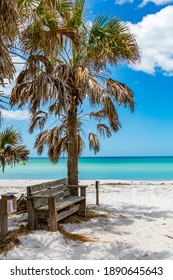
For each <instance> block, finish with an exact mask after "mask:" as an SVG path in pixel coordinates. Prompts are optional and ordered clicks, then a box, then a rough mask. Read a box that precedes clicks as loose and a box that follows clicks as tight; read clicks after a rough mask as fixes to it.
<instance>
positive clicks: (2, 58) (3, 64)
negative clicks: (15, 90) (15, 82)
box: [0, 38, 15, 85]
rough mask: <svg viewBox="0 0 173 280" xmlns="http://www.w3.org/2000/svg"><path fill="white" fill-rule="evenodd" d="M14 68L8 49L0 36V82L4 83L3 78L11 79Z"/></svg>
mask: <svg viewBox="0 0 173 280" xmlns="http://www.w3.org/2000/svg"><path fill="white" fill-rule="evenodd" d="M14 73H15V68H14V65H13V63H12V59H11V57H10V53H9V50H8V48H7V46H6V45H5V43H4V42H3V40H2V38H0V84H2V85H3V84H4V79H5V78H6V79H8V80H9V81H12V79H13V75H14Z"/></svg>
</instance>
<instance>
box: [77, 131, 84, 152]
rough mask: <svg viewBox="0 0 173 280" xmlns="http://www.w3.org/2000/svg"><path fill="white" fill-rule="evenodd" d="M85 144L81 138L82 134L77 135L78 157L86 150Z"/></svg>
mask: <svg viewBox="0 0 173 280" xmlns="http://www.w3.org/2000/svg"><path fill="white" fill-rule="evenodd" d="M84 146H85V143H84V141H83V139H82V137H81V136H80V134H78V135H77V151H78V157H79V156H80V155H81V154H82V151H83V149H84Z"/></svg>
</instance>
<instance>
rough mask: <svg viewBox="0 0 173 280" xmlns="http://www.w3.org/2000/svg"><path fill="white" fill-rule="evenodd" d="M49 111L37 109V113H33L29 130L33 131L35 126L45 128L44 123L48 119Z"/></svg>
mask: <svg viewBox="0 0 173 280" xmlns="http://www.w3.org/2000/svg"><path fill="white" fill-rule="evenodd" d="M47 118H48V113H47V112H45V111H41V110H39V111H37V112H36V113H34V114H32V116H31V121H30V126H29V132H30V133H32V132H33V131H34V129H35V128H39V129H40V130H42V129H43V128H44V125H45V123H46V121H47Z"/></svg>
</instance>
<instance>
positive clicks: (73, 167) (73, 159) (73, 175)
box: [67, 106, 78, 195]
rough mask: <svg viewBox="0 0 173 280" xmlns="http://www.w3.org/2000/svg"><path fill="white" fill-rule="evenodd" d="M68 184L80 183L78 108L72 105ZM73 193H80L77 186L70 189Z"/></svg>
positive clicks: (69, 115)
mask: <svg viewBox="0 0 173 280" xmlns="http://www.w3.org/2000/svg"><path fill="white" fill-rule="evenodd" d="M67 165H68V166H67V168H68V184H69V185H78V153H77V108H76V106H72V108H71V109H70V110H69V112H68V163H67ZM70 194H71V195H78V190H77V188H73V189H71V190H70Z"/></svg>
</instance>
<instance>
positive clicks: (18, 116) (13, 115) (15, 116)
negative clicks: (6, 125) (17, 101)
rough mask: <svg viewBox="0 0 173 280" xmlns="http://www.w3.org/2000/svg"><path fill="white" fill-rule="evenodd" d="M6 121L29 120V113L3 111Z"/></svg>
mask: <svg viewBox="0 0 173 280" xmlns="http://www.w3.org/2000/svg"><path fill="white" fill-rule="evenodd" d="M1 113H2V116H3V118H4V119H9V120H17V121H24V120H27V119H29V112H28V111H27V110H16V111H7V110H1Z"/></svg>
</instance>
